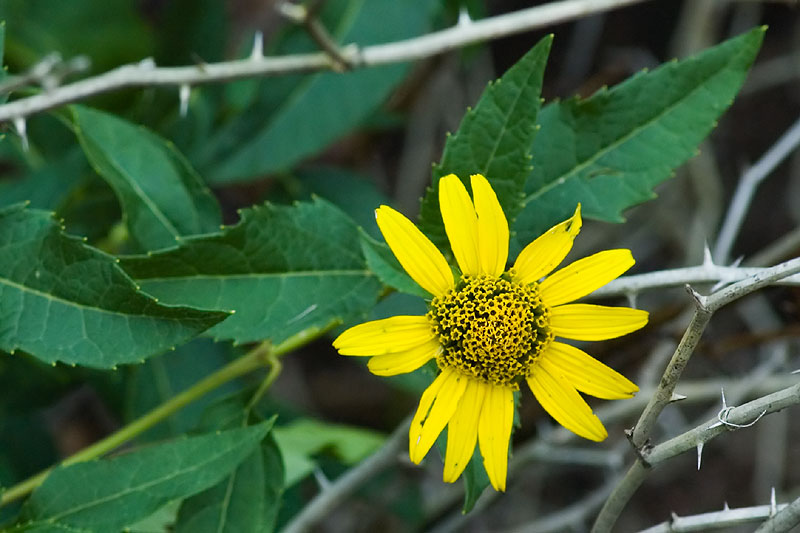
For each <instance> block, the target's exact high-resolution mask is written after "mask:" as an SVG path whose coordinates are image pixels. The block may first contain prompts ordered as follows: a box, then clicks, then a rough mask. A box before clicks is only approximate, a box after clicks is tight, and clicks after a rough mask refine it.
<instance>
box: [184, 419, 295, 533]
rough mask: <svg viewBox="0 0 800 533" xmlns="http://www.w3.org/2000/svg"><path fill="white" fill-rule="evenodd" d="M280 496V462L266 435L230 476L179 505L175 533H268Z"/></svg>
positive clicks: (281, 488)
mask: <svg viewBox="0 0 800 533" xmlns="http://www.w3.org/2000/svg"><path fill="white" fill-rule="evenodd" d="M282 494H283V461H282V459H281V454H280V450H279V449H278V446H277V445H276V444H275V440H274V439H273V437H272V433H270V434H268V435H267V436H266V437H264V439H263V440H262V441H261V444H260V446H258V447H257V448H256V450H255V451H254V452H253V453H251V454H250V455H249V456H248V457H247V458H246V459H245V460H244V461H242V463H241V464H240V465H239V467H238V468H237V469H236V470H234V472H233V473H232V474H231V475H230V476H228V477H227V478H225V479H224V480H223V481H222V482H220V483H219V484H217V485H215V486H214V487H212V488H210V489H207V490H206V491H204V492H201V493H200V494H197V495H195V496H192V497H191V498H189V499H187V500H186V501H185V502H184V503H183V505H182V506H181V509H180V513H179V514H178V522H177V524H176V527H175V531H176V532H178V533H181V532H185V533H203V532H206V531H207V532H211V533H234V532H240V531H263V532H268V531H272V530H273V529H274V527H275V520H276V519H277V516H278V509H279V507H280V501H281V496H282Z"/></svg>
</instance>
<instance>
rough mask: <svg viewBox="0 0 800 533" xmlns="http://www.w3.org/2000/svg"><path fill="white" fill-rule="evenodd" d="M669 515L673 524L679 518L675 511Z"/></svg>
mask: <svg viewBox="0 0 800 533" xmlns="http://www.w3.org/2000/svg"><path fill="white" fill-rule="evenodd" d="M669 514H670V515H671V516H672V521H673V522H675V521H677V520H678V519H679V518H680V516H678V513H676V512H675V511H671V512H670V513H669Z"/></svg>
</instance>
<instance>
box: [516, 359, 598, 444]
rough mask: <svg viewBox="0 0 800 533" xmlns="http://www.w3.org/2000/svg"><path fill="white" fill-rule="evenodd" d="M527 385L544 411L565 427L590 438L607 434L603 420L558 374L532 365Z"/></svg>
mask: <svg viewBox="0 0 800 533" xmlns="http://www.w3.org/2000/svg"><path fill="white" fill-rule="evenodd" d="M528 386H529V387H530V388H531V391H532V392H533V395H534V396H535V397H536V400H537V401H538V402H539V403H540V404H541V405H542V407H543V408H544V410H545V411H547V412H548V413H549V414H550V416H552V417H553V418H554V419H555V421H556V422H558V423H559V424H561V425H562V426H564V427H565V428H567V429H568V430H570V431H572V432H573V433H575V434H576V435H580V436H581V437H583V438H586V439H589V440H593V441H601V440H603V439H605V438H606V437H607V436H608V433H607V432H606V428H604V427H603V423H602V422H600V419H599V418H597V416H595V414H594V413H592V409H591V408H590V407H589V406H588V405H587V404H586V402H585V401H584V400H583V398H581V395H580V394H578V391H576V390H575V389H574V388H573V387H572V386H571V385H569V384H568V383H565V382H564V380H563V379H562V378H561V377H560V376H558V375H554V374H551V373H550V372H548V371H547V369H546V368H544V367H543V366H542V365H535V366H534V368H533V372H532V373H531V375H530V377H528Z"/></svg>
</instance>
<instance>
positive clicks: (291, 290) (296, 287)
mask: <svg viewBox="0 0 800 533" xmlns="http://www.w3.org/2000/svg"><path fill="white" fill-rule="evenodd" d="M122 265H123V267H124V268H125V270H127V271H128V272H129V273H130V274H131V276H133V277H134V278H135V279H136V280H138V281H139V282H140V283H141V285H142V288H143V289H144V290H146V291H147V292H149V293H150V294H153V295H155V296H157V297H158V298H159V299H160V300H161V301H164V302H169V303H173V304H177V303H181V304H183V305H191V306H199V307H205V306H209V305H210V306H212V307H222V308H225V309H233V310H235V314H234V315H233V316H231V317H230V318H229V319H228V320H226V321H225V322H223V323H221V324H219V325H218V326H217V327H214V328H212V329H210V330H209V334H211V335H213V336H214V337H215V338H217V339H232V340H234V341H236V342H239V343H242V342H252V341H259V340H264V339H270V340H271V341H272V342H274V343H280V342H281V341H283V340H285V339H287V338H289V337H291V336H292V335H294V334H296V333H299V332H301V331H304V330H306V329H309V328H323V327H326V326H328V325H329V324H331V323H332V322H334V321H339V320H343V319H344V318H347V317H350V316H353V315H357V314H362V313H365V312H366V311H367V310H369V308H370V307H371V306H372V305H373V304H374V303H375V300H376V299H377V297H378V293H379V291H380V290H381V285H380V283H379V282H378V280H377V279H376V278H375V276H374V275H373V274H372V273H371V272H369V271H368V270H367V267H366V264H365V261H364V258H363V256H362V255H361V253H360V246H359V233H358V228H357V227H356V226H355V224H353V222H352V220H350V219H349V218H348V217H347V216H345V215H344V214H343V213H342V212H341V211H339V210H338V209H336V208H335V207H333V206H332V205H330V204H328V203H327V202H325V201H323V200H319V199H316V200H315V201H314V202H311V203H298V204H296V205H294V206H291V207H288V206H274V205H270V204H267V205H264V206H258V207H254V208H252V209H247V210H244V211H242V219H241V221H240V222H239V224H237V225H235V226H231V227H227V228H225V229H224V231H223V232H222V233H220V234H216V235H205V236H198V237H189V238H186V239H182V241H181V244H180V246H179V247H177V248H175V249H172V250H166V251H163V252H159V253H154V254H151V255H149V256H147V257H143V256H136V257H129V258H126V259H123V260H122Z"/></svg>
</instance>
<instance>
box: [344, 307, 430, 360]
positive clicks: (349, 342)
mask: <svg viewBox="0 0 800 533" xmlns="http://www.w3.org/2000/svg"><path fill="white" fill-rule="evenodd" d="M434 336H435V334H434V332H433V328H432V327H431V323H430V322H429V321H428V319H427V318H426V317H425V316H393V317H391V318H384V319H383V320H373V321H371V322H364V323H363V324H359V325H357V326H353V327H352V328H350V329H347V330H345V331H344V332H342V334H341V335H339V336H338V337H336V340H334V341H333V347H334V348H336V349H337V350H339V353H340V354H342V355H382V354H385V353H393V352H401V351H405V350H409V349H411V348H414V347H416V346H419V345H421V344H425V343H427V342H428V341H430V340H431V339H433V338H434Z"/></svg>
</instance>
